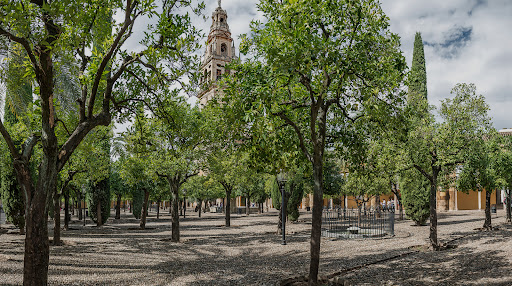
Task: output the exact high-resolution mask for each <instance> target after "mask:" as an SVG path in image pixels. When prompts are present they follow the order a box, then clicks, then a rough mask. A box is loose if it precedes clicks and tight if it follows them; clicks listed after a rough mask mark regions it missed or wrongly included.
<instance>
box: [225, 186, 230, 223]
mask: <svg viewBox="0 0 512 286" xmlns="http://www.w3.org/2000/svg"><path fill="white" fill-rule="evenodd" d="M226 226H227V227H230V226H231V189H230V188H227V189H226Z"/></svg>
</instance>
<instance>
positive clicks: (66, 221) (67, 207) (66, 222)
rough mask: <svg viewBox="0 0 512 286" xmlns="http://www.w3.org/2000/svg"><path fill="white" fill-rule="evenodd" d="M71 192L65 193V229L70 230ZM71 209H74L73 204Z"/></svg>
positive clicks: (66, 191)
mask: <svg viewBox="0 0 512 286" xmlns="http://www.w3.org/2000/svg"><path fill="white" fill-rule="evenodd" d="M69 205H70V204H69V191H68V190H65V191H64V229H65V230H69V219H70V215H69ZM71 209H73V204H71Z"/></svg>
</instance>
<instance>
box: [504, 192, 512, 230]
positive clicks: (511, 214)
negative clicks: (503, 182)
mask: <svg viewBox="0 0 512 286" xmlns="http://www.w3.org/2000/svg"><path fill="white" fill-rule="evenodd" d="M511 197H512V191H510V190H507V198H506V199H505V203H506V204H507V205H506V206H505V207H506V210H507V222H512V210H511V207H510V202H511Z"/></svg>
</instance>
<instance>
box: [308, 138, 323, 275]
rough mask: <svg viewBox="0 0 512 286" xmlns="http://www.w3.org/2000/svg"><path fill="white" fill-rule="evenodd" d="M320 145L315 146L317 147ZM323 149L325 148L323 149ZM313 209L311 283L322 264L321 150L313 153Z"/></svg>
mask: <svg viewBox="0 0 512 286" xmlns="http://www.w3.org/2000/svg"><path fill="white" fill-rule="evenodd" d="M317 148H318V147H317V146H315V149H317ZM322 150H323V149H322ZM313 156H314V158H313V179H314V184H315V185H314V189H313V190H314V191H313V211H312V221H311V241H310V255H311V261H310V265H309V285H316V284H317V283H318V270H319V269H318V268H319V266H320V240H321V234H322V204H323V190H324V188H323V158H322V152H320V150H315V154H314V155H313Z"/></svg>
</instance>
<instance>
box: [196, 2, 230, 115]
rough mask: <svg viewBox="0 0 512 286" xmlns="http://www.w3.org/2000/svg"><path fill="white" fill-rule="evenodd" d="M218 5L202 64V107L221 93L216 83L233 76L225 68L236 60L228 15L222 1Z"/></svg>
mask: <svg viewBox="0 0 512 286" xmlns="http://www.w3.org/2000/svg"><path fill="white" fill-rule="evenodd" d="M218 4H219V6H218V7H217V8H216V9H215V11H214V12H213V13H212V25H211V27H210V33H209V34H208V40H207V42H206V50H205V53H204V57H203V60H202V62H201V80H200V81H201V82H200V83H201V85H202V86H206V88H205V89H204V90H202V91H201V92H200V93H199V95H198V98H199V103H200V106H205V105H206V103H207V102H208V101H209V100H210V99H212V98H213V97H215V95H216V94H218V93H219V91H217V85H216V81H217V80H220V79H221V78H222V76H223V75H224V74H226V73H228V74H231V71H230V70H229V69H226V68H225V66H226V64H228V63H230V62H231V61H232V60H233V59H235V58H236V55H235V43H234V42H233V38H231V31H230V30H229V25H228V22H227V19H228V14H227V13H226V11H225V10H224V9H222V7H221V0H218Z"/></svg>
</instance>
